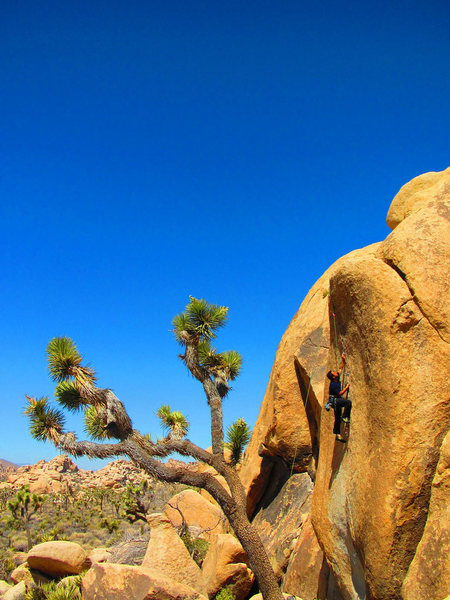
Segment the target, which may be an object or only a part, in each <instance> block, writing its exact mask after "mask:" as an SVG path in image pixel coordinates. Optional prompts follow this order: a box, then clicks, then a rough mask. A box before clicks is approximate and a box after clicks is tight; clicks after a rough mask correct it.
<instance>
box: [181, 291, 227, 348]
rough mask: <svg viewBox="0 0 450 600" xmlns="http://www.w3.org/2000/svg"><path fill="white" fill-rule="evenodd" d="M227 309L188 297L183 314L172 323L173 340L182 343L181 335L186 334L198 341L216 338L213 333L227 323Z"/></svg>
mask: <svg viewBox="0 0 450 600" xmlns="http://www.w3.org/2000/svg"><path fill="white" fill-rule="evenodd" d="M227 313H228V308H227V307H226V306H219V305H218V304H210V303H209V302H207V301H206V300H202V299H198V298H194V297H193V296H190V302H189V304H188V305H187V306H186V309H185V311H184V312H183V313H180V314H178V315H176V316H175V318H174V319H173V321H172V324H173V327H174V329H173V331H174V334H175V338H176V340H177V341H178V342H180V343H184V340H183V338H182V333H183V332H186V333H188V334H189V335H191V336H194V337H196V338H197V339H198V340H209V339H212V338H215V337H216V334H215V332H216V331H217V329H219V328H220V327H223V326H224V325H225V323H226V321H227Z"/></svg>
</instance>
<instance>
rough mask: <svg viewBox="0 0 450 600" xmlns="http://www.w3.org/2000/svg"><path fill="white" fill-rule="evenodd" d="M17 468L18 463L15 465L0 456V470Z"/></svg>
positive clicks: (14, 469)
mask: <svg viewBox="0 0 450 600" xmlns="http://www.w3.org/2000/svg"><path fill="white" fill-rule="evenodd" d="M18 468H19V465H15V464H14V463H12V462H9V461H8V460H4V459H3V458H0V471H16V470H17V469H18Z"/></svg>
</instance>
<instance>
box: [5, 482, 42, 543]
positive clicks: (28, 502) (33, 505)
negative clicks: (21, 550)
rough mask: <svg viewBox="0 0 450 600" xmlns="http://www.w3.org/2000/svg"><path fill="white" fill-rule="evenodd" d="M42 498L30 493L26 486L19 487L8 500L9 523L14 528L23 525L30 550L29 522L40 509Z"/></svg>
mask: <svg viewBox="0 0 450 600" xmlns="http://www.w3.org/2000/svg"><path fill="white" fill-rule="evenodd" d="M43 500H44V498H43V497H42V496H38V495H37V494H31V493H30V489H29V487H28V486H24V487H23V488H22V489H20V490H19V491H18V492H17V494H16V497H15V498H13V499H12V500H9V501H8V504H7V506H8V510H9V512H10V513H11V518H10V521H9V524H10V525H11V526H12V527H14V528H20V526H21V525H23V527H24V529H25V532H26V534H27V546H28V550H31V547H32V545H33V542H32V540H31V527H30V523H31V521H32V520H33V518H34V516H35V513H36V512H37V511H38V510H39V509H40V507H41V505H42V502H43Z"/></svg>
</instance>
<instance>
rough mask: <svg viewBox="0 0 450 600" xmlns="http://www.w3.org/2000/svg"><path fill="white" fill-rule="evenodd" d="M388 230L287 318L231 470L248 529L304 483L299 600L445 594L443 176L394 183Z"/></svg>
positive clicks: (447, 184)
mask: <svg viewBox="0 0 450 600" xmlns="http://www.w3.org/2000/svg"><path fill="white" fill-rule="evenodd" d="M388 222H389V224H390V225H391V226H392V227H393V228H394V227H395V228H394V230H393V232H392V233H391V234H390V235H389V236H388V237H387V239H386V240H385V241H384V242H381V243H379V244H374V245H372V246H369V247H367V248H364V249H361V250H356V251H354V252H351V253H350V254H348V255H347V256H344V257H343V258H341V259H339V260H338V261H337V262H336V263H335V264H334V265H333V266H332V267H330V269H328V271H326V273H324V275H323V276H322V277H321V278H320V279H319V280H318V281H317V283H316V284H315V285H314V286H313V288H312V289H311V291H310V292H309V293H308V295H307V297H306V298H305V300H304V302H303V303H302V305H301V307H300V309H299V311H298V312H297V314H296V315H295V317H294V318H293V320H292V322H291V324H290V325H289V327H288V329H287V331H286V333H285V334H284V336H283V338H282V340H281V342H280V346H279V348H278V350H277V354H276V357H275V362H274V365H273V369H272V373H271V376H270V380H269V384H268V387H267V391H266V394H265V397H264V401H263V404H262V407H261V411H260V415H259V417H258V421H257V423H256V426H255V429H254V432H253V435H252V440H251V442H250V444H249V447H248V450H247V452H246V457H245V460H244V464H243V467H242V469H241V477H242V479H243V482H244V484H245V487H246V489H247V491H248V512H249V514H251V515H256V516H255V518H254V522H255V523H258V519H260V515H261V514H263V512H264V510H265V511H267V510H268V508H267V507H270V505H271V504H272V502H273V501H274V499H275V498H276V497H277V495H278V493H279V490H280V489H281V488H282V486H283V484H284V482H285V481H286V479H288V478H289V476H290V475H291V474H292V473H298V472H303V473H308V475H309V476H310V477H311V482H313V483H314V492H313V501H312V511H311V518H312V524H313V526H314V532H315V534H314V532H313V531H312V529H311V528H310V530H309V535H308V536H306V529H305V539H304V540H303V544H304V549H303V552H305V553H306V552H309V550H308V549H311V548H316V550H315V556H316V558H315V560H314V561H313V563H314V565H315V566H314V575H313V576H312V579H311V583H310V588H309V589H306V590H305V589H302V590H301V593H303V594H304V595H305V597H309V596H311V597H315V596H316V594H317V596H318V597H319V598H321V599H323V598H332V597H333V600H334V599H337V600H341V599H343V600H359V599H365V598H367V600H398V599H399V598H404V600H412V598H414V600H430V598H431V597H434V596H433V593H434V592H433V590H436V593H439V594H441V593H442V592H444V593H443V596H442V597H443V598H444V597H445V595H446V593H447V594H448V590H446V589H445V586H446V585H447V584H446V583H445V582H446V581H448V562H447V561H446V559H445V557H446V556H448V555H449V550H450V548H449V546H448V538H447V537H446V536H445V535H443V536H441V537H440V540H439V543H438V544H436V536H437V535H439V534H440V532H441V531H443V530H445V528H447V531H448V526H449V524H448V513H447V512H446V511H445V510H444V506H445V500H446V501H447V505H448V492H447V491H446V485H447V484H445V483H444V482H445V481H447V479H446V477H447V475H445V473H446V469H448V459H447V458H446V456H447V454H446V453H447V450H446V448H447V446H446V444H445V443H444V444H443V439H444V436H445V434H446V433H447V431H448V429H449V425H450V410H449V408H450V401H449V394H448V390H447V388H448V384H447V381H446V380H447V378H448V372H449V367H450V349H449V341H450V330H449V328H450V319H449V316H450V301H449V298H450V288H449V277H448V274H449V272H450V268H449V267H450V265H449V261H450V169H447V170H446V171H444V172H442V173H433V174H426V175H424V176H421V177H419V178H416V179H415V180H413V181H412V182H410V183H409V184H407V185H406V186H404V187H403V188H402V190H401V191H400V192H399V194H398V195H397V196H396V198H394V200H393V202H392V205H391V208H390V210H389V216H388ZM343 351H345V352H346V354H347V368H346V376H347V378H348V377H349V376H350V384H351V398H352V400H353V410H352V420H351V431H350V437H349V441H348V444H347V445H344V444H341V443H339V442H336V441H335V438H334V436H333V434H332V427H333V414H332V413H328V412H326V411H325V410H323V406H324V403H325V402H326V399H327V391H328V383H329V382H328V380H327V379H326V377H325V374H326V372H327V371H328V370H329V369H336V368H337V365H338V361H339V356H340V354H341V352H343ZM441 445H442V450H441ZM440 451H441V460H440V462H439V466H438V467H437V465H438V459H439V455H440ZM433 482H434V483H433ZM291 510H294V511H296V512H298V511H299V510H300V509H292V508H291ZM445 520H447V521H445ZM293 521H295V518H294V517H293ZM441 528H442V529H441ZM316 537H317V539H315V538H316ZM317 542H318V544H317ZM297 543H298V546H297V548H296V552H294V549H293V548H292V552H291V555H290V558H289V560H288V561H287V565H286V571H285V574H284V575H283V586H284V587H283V589H284V590H285V591H286V592H289V593H300V590H297V591H294V589H290V588H289V586H293V587H295V580H296V571H297V568H298V567H294V564H295V561H297V563H296V564H298V565H300V564H301V563H302V561H301V553H302V550H301V546H302V542H301V541H300V536H299V538H298V542H297ZM439 544H440V546H439ZM318 545H320V549H321V551H323V553H324V556H325V560H326V565H325V564H324V563H323V560H322V561H321V556H320V551H319V552H317V547H318ZM437 546H439V548H438V547H437ZM433 548H434V550H433ZM433 552H436V553H437V554H436V561H439V568H437V569H432V567H431V565H430V561H429V557H430V556H431V555H432V554H433ZM305 559H307V561H308V559H309V558H308V556H305ZM303 564H304V562H303ZM328 568H329V569H330V573H329V575H327V569H328ZM427 573H429V574H431V573H433V576H434V577H435V579H436V581H435V582H434V584H433V586H432V587H430V586H429V585H428V584H427V578H428V577H429V575H427ZM324 577H325V578H328V582H329V583H328V587H329V589H328V591H324V585H323V579H324ZM402 586H403V587H402ZM333 589H334V591H333ZM318 590H320V591H318ZM402 594H403V595H402ZM436 600H438V598H437V597H436Z"/></svg>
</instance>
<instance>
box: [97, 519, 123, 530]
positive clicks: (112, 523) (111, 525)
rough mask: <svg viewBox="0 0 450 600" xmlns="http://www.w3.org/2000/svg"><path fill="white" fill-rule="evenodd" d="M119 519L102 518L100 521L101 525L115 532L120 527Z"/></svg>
mask: <svg viewBox="0 0 450 600" xmlns="http://www.w3.org/2000/svg"><path fill="white" fill-rule="evenodd" d="M119 525H120V523H119V521H118V520H117V519H106V518H104V519H102V520H101V521H100V526H101V527H104V528H105V529H106V530H107V531H108V533H114V532H115V531H117V530H118V529H119Z"/></svg>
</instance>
